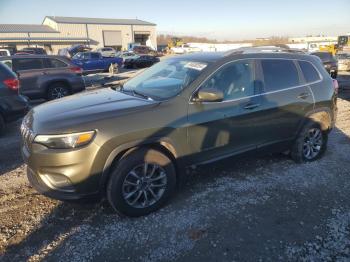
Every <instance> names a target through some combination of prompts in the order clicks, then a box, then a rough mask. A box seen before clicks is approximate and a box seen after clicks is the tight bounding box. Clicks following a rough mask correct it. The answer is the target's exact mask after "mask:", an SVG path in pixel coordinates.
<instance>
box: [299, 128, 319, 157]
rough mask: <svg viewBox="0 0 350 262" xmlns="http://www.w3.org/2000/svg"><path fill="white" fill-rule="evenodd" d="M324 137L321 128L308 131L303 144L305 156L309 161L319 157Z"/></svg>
mask: <svg viewBox="0 0 350 262" xmlns="http://www.w3.org/2000/svg"><path fill="white" fill-rule="evenodd" d="M322 145H323V136H322V131H321V130H320V129H319V128H312V129H310V130H309V131H308V133H307V135H306V137H305V139H304V144H303V154H304V157H305V158H306V159H308V160H311V159H314V158H315V157H317V156H318V155H319V154H320V152H321V149H322Z"/></svg>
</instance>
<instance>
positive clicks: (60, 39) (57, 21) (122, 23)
mask: <svg viewBox="0 0 350 262" xmlns="http://www.w3.org/2000/svg"><path fill="white" fill-rule="evenodd" d="M131 43H138V44H142V45H148V46H151V47H154V48H156V46H157V33H156V25H155V24H153V23H150V22H146V21H142V20H139V19H107V18H85V17H61V16H46V17H45V18H44V20H43V22H42V24H41V25H30V24H0V48H1V47H8V48H16V49H17V50H20V49H21V48H23V47H27V46H37V47H43V48H45V49H46V51H47V52H48V53H51V54H57V52H58V50H59V49H61V48H65V47H69V46H71V45H74V44H86V45H88V46H90V47H91V48H93V49H94V48H99V47H114V48H115V49H117V50H127V49H128V45H129V44H131Z"/></svg>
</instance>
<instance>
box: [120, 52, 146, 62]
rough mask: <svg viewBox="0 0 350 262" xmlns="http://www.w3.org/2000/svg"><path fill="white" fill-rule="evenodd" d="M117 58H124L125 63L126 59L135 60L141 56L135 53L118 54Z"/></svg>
mask: <svg viewBox="0 0 350 262" xmlns="http://www.w3.org/2000/svg"><path fill="white" fill-rule="evenodd" d="M116 56H118V57H121V58H123V60H124V61H125V60H126V59H135V58H139V57H140V55H138V54H135V53H134V52H118V53H117V54H116Z"/></svg>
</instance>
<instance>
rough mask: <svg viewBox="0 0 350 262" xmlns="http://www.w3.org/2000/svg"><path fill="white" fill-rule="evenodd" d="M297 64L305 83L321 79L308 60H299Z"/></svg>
mask: <svg viewBox="0 0 350 262" xmlns="http://www.w3.org/2000/svg"><path fill="white" fill-rule="evenodd" d="M299 65H300V68H301V71H302V72H303V75H304V78H305V80H306V82H307V83H311V82H315V81H318V80H320V79H321V78H320V75H319V73H318V72H317V70H316V69H315V67H314V66H313V65H312V64H311V63H310V62H306V61H299Z"/></svg>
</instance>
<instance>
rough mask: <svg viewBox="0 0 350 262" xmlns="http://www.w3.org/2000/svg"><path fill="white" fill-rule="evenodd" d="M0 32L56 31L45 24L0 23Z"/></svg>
mask: <svg viewBox="0 0 350 262" xmlns="http://www.w3.org/2000/svg"><path fill="white" fill-rule="evenodd" d="M0 33H58V32H57V31H56V30H54V29H53V28H51V27H49V26H47V25H30V24H0Z"/></svg>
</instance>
